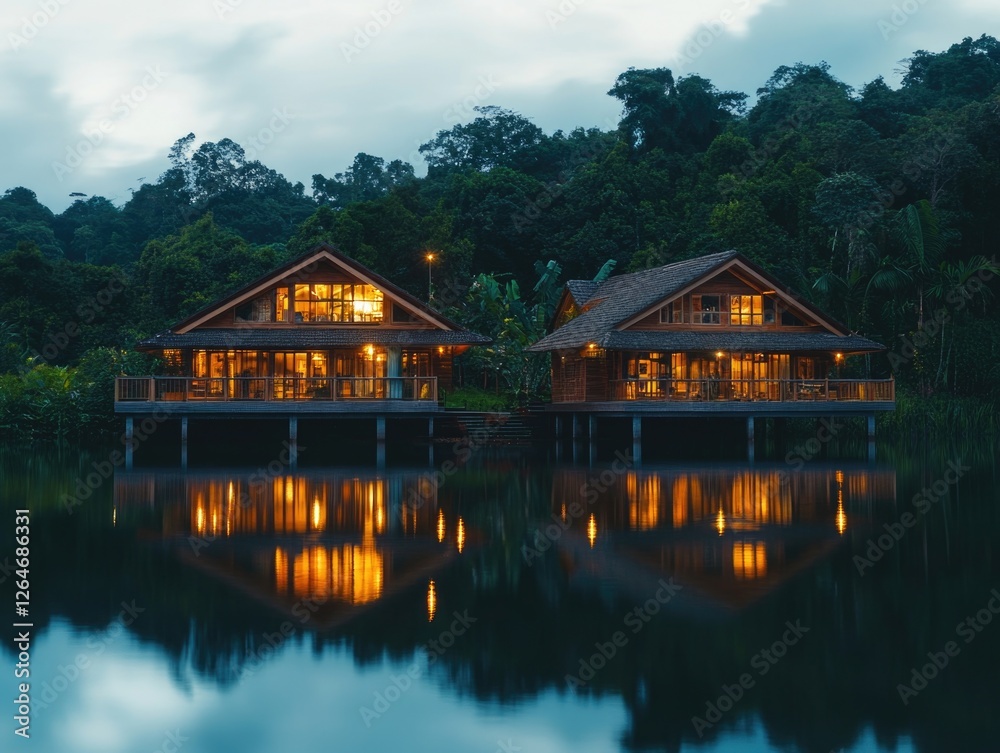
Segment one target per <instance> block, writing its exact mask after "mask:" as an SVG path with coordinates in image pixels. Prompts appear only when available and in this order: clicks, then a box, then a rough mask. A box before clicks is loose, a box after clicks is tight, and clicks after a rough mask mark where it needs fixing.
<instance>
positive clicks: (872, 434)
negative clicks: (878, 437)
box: [868, 413, 875, 463]
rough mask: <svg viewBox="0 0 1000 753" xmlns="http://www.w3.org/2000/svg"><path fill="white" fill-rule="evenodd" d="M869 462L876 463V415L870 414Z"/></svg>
mask: <svg viewBox="0 0 1000 753" xmlns="http://www.w3.org/2000/svg"><path fill="white" fill-rule="evenodd" d="M868 460H869V462H872V463H874V462H875V414H874V413H869V414H868Z"/></svg>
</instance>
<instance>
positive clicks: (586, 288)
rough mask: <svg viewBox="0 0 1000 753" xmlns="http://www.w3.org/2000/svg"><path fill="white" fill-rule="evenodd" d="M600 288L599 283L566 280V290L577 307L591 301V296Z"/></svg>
mask: <svg viewBox="0 0 1000 753" xmlns="http://www.w3.org/2000/svg"><path fill="white" fill-rule="evenodd" d="M599 287H601V283H599V282H594V281H593V280H567V281H566V290H568V291H569V294H570V295H571V296H573V300H574V301H576V305H577V306H582V305H583V304H585V303H586V302H587V301H589V300H590V299H591V296H593V295H594V293H595V292H596V291H597V289H598V288H599Z"/></svg>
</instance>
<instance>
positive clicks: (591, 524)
mask: <svg viewBox="0 0 1000 753" xmlns="http://www.w3.org/2000/svg"><path fill="white" fill-rule="evenodd" d="M587 541H589V542H590V548H591V549H593V548H594V543H595V542H596V541H597V518H596V517H594V514H593V513H591V515H590V520H588V521H587Z"/></svg>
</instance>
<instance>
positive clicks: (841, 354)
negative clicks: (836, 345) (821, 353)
mask: <svg viewBox="0 0 1000 753" xmlns="http://www.w3.org/2000/svg"><path fill="white" fill-rule="evenodd" d="M843 357H844V354H843V353H837V354H836V355H834V358H836V359H837V360H838V361H839V360H840V359H842V358H843Z"/></svg>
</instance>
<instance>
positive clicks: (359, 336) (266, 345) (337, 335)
mask: <svg viewBox="0 0 1000 753" xmlns="http://www.w3.org/2000/svg"><path fill="white" fill-rule="evenodd" d="M489 342H491V340H490V338H488V337H484V336H483V335H477V334H476V333H474V332H469V331H468V330H464V329H463V330H440V329H389V328H383V327H342V328H341V327H337V328H334V327H323V328H320V327H316V328H308V327H288V328H279V327H269V328H266V329H261V328H254V327H230V328H211V329H208V328H206V329H196V330H194V331H192V332H188V333H187V334H183V335H179V334H176V333H174V332H169V331H168V332H161V333H160V334H158V335H155V336H153V337H150V338H149V339H147V340H143V341H142V342H140V343H139V345H138V347H139V349H141V350H159V349H161V348H211V349H219V348H222V349H226V350H229V349H247V350H258V349H277V348H281V349H286V350H316V349H325V348H335V347H338V346H345V347H354V346H360V345H411V346H438V345H482V344H485V343H489Z"/></svg>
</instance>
